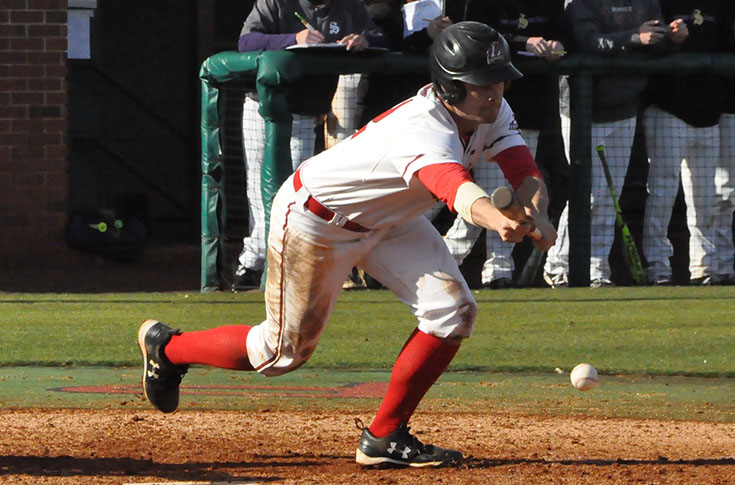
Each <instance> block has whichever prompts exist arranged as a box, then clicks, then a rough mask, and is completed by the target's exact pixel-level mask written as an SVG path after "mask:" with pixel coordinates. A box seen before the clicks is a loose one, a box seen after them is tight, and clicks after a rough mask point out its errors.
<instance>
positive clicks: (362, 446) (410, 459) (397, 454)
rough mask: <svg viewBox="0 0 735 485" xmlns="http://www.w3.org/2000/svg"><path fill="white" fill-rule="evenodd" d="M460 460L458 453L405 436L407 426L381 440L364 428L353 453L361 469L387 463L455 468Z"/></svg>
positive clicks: (459, 453)
mask: <svg viewBox="0 0 735 485" xmlns="http://www.w3.org/2000/svg"><path fill="white" fill-rule="evenodd" d="M463 458H464V457H463V456H462V453H461V452H459V451H457V450H447V449H444V448H439V447H438V446H434V445H425V444H423V443H422V442H421V441H419V440H418V438H416V437H415V436H413V435H412V434H411V433H409V427H408V426H406V425H405V424H402V425H401V426H399V427H398V429H397V430H395V431H394V432H392V433H391V434H389V435H388V436H386V437H385V438H376V437H375V436H373V434H372V433H371V432H370V431H369V430H368V429H367V428H364V429H363V430H362V436H361V437H360V443H359V444H358V445H357V452H356V454H355V461H356V462H357V463H358V464H360V465H364V466H369V465H386V464H387V465H398V466H412V467H429V466H434V467H436V466H445V465H456V464H459V463H461V462H462V459H463Z"/></svg>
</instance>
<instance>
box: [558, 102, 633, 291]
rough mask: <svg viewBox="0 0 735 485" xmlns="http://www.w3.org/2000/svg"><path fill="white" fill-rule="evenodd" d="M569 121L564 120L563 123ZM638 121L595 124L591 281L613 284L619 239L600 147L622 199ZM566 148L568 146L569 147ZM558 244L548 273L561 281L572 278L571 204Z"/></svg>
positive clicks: (565, 211)
mask: <svg viewBox="0 0 735 485" xmlns="http://www.w3.org/2000/svg"><path fill="white" fill-rule="evenodd" d="M564 118H565V117H563V116H562V122H564V121H565V120H564ZM635 126H636V119H635V117H633V118H628V119H624V120H619V121H610V122H606V123H592V129H591V145H592V150H591V153H590V157H591V171H590V281H595V280H609V279H610V275H611V270H610V263H609V261H608V257H609V255H610V249H611V248H612V245H613V241H614V239H615V205H614V203H613V200H612V198H611V197H610V190H609V188H608V185H607V179H606V178H605V172H604V171H603V169H602V164H601V163H600V159H599V157H598V155H597V146H598V145H604V146H605V155H606V160H607V164H608V168H609V169H610V176H611V178H612V180H613V187H614V188H615V191H616V192H617V195H618V197H620V193H621V192H622V190H623V184H624V183H625V174H626V172H627V171H628V165H629V163H630V152H631V148H632V146H633V139H634V137H635ZM565 145H566V146H568V145H567V144H566V143H565ZM557 232H558V234H559V236H558V238H557V242H556V244H555V245H554V246H553V247H552V248H551V249H550V250H549V252H548V256H547V258H546V264H545V265H544V272H545V273H547V274H548V275H549V276H551V278H552V279H556V280H557V281H558V280H560V279H566V277H567V276H568V275H569V203H567V204H566V206H565V207H564V210H563V212H562V214H561V217H560V219H559V226H558V230H557Z"/></svg>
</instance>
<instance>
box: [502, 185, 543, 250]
mask: <svg viewBox="0 0 735 485" xmlns="http://www.w3.org/2000/svg"><path fill="white" fill-rule="evenodd" d="M490 202H492V203H493V205H494V206H495V208H496V209H498V210H499V211H500V212H501V213H502V214H503V215H504V216H505V217H507V218H508V219H510V220H512V221H517V222H527V221H528V216H527V215H526V211H525V210H524V209H523V206H522V205H521V203H520V202H518V199H516V197H515V194H514V193H513V191H512V190H511V189H510V187H505V186H501V187H498V188H496V189H495V190H493V193H492V194H490ZM529 236H531V237H532V238H533V239H536V240H538V239H541V231H539V230H538V228H537V227H534V228H533V229H532V230H531V232H530V233H529Z"/></svg>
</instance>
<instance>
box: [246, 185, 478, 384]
mask: <svg viewBox="0 0 735 485" xmlns="http://www.w3.org/2000/svg"><path fill="white" fill-rule="evenodd" d="M292 179H293V177H291V178H289V179H288V180H287V181H286V183H285V184H284V185H283V186H282V187H281V189H280V190H279V192H278V194H277V195H276V198H275V200H274V202H273V208H272V212H271V224H270V227H271V230H270V233H269V236H268V242H269V245H268V278H267V282H266V288H265V304H266V320H265V321H264V322H263V323H261V324H260V325H257V326H255V327H253V328H252V330H250V332H249V334H248V338H247V351H248V358H249V359H250V362H251V363H252V364H253V366H254V367H255V369H256V370H257V371H258V372H260V373H262V374H264V375H267V376H276V375H281V374H284V373H286V372H290V371H292V370H294V369H296V368H298V367H299V366H301V365H302V364H304V362H306V361H307V360H308V359H309V357H310V356H311V354H312V353H313V352H314V349H315V348H316V345H317V343H318V341H319V337H320V336H321V333H322V331H323V330H324V327H325V325H326V323H327V319H328V317H329V314H330V313H331V311H332V309H333V308H334V304H335V302H336V300H337V296H338V295H339V292H340V290H341V288H342V284H343V283H344V281H345V279H346V278H347V275H348V273H349V272H350V270H351V269H352V267H353V266H359V267H360V268H364V269H365V271H366V272H368V273H369V274H370V275H372V276H374V277H375V278H376V279H378V280H379V281H380V282H381V283H383V284H384V285H385V286H386V287H388V288H389V289H391V291H393V293H394V294H395V295H396V296H397V297H398V299H399V300H401V301H402V302H403V303H405V304H406V305H408V306H409V307H410V309H411V312H412V313H413V315H414V316H415V317H416V318H417V319H418V328H419V329H420V330H421V331H423V332H425V333H428V334H431V335H434V336H436V337H439V338H450V339H463V338H467V337H469V336H470V334H471V333H472V331H473V329H474V325H475V317H476V314H477V304H476V302H475V299H474V298H473V296H472V292H471V291H470V289H469V287H468V286H467V283H466V282H465V280H464V278H463V277H462V274H461V273H460V271H459V268H458V267H457V264H456V263H455V262H454V260H453V259H452V257H451V255H450V254H449V252H448V251H447V249H446V246H445V245H444V242H443V241H442V238H441V235H440V234H439V233H438V232H437V230H436V229H435V228H434V227H433V226H432V225H431V222H430V221H429V220H428V219H427V218H425V217H423V216H422V217H418V218H415V219H413V220H409V221H406V222H405V223H402V224H400V225H396V226H391V227H385V228H380V229H375V230H370V231H367V232H352V231H349V230H346V229H344V228H341V227H338V226H336V225H332V224H329V223H327V222H326V221H324V220H323V219H320V218H319V217H317V216H316V215H314V214H312V213H311V212H309V211H308V209H305V203H306V200H307V198H308V196H309V193H308V191H307V190H306V188H305V187H302V188H301V190H299V191H298V192H296V191H295V190H294V186H293V180H292Z"/></svg>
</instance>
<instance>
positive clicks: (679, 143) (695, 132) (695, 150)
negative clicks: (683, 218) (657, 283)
mask: <svg viewBox="0 0 735 485" xmlns="http://www.w3.org/2000/svg"><path fill="white" fill-rule="evenodd" d="M644 124H645V128H646V145H647V147H648V157H649V168H648V199H647V200H646V211H645V215H644V218H643V254H644V255H645V257H646V261H647V262H648V268H647V269H646V274H647V277H648V279H649V280H656V279H667V278H669V279H670V278H671V264H670V261H669V258H670V257H671V256H673V254H674V248H673V246H672V244H671V242H670V241H669V239H668V237H667V232H668V227H669V222H670V220H671V215H672V210H673V207H674V204H675V202H676V195H677V193H678V191H679V181H680V176H681V184H682V188H683V189H684V197H685V200H686V204H687V227H688V228H689V233H690V237H689V260H690V263H689V270H690V273H691V278H692V279H695V278H702V277H705V276H712V270H713V264H714V260H713V253H714V244H713V242H712V241H713V239H714V227H713V225H712V223H713V220H712V215H713V206H714V205H715V194H714V192H715V189H714V187H715V181H714V173H715V166H716V164H717V163H718V161H717V158H718V157H719V127H718V126H713V127H708V128H695V127H693V126H691V125H689V124H687V123H685V122H684V121H682V120H680V119H679V118H677V117H676V116H674V115H672V114H670V113H667V112H665V111H662V110H660V109H658V108H656V107H652V108H648V109H647V110H646V112H645V113H644Z"/></svg>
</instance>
